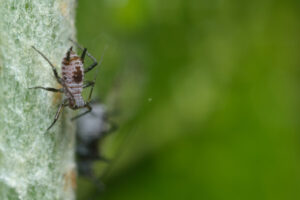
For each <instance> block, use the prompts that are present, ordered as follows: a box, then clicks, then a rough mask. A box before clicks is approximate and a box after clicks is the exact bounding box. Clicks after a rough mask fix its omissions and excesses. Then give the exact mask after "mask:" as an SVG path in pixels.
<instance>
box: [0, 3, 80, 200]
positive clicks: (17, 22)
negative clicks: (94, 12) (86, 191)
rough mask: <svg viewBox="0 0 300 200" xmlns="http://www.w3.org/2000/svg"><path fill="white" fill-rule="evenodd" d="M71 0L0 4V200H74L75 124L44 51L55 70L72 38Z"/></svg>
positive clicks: (72, 16) (72, 10) (73, 28)
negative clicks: (64, 106)
mask: <svg viewBox="0 0 300 200" xmlns="http://www.w3.org/2000/svg"><path fill="white" fill-rule="evenodd" d="M74 14H75V0H43V1H40V0H0V16H1V20H0V30H1V31H0V199H1V200H6V199H10V200H11V199H13V200H14V199H20V200H35V199H36V200H55V199H57V200H58V199H59V200H60V199H63V200H68V199H75V195H74V188H75V185H76V171H75V164H74V143H75V137H74V124H73V123H71V122H70V120H69V119H70V113H69V112H68V109H65V110H64V112H63V114H62V115H61V117H60V119H59V120H58V122H57V123H56V124H55V126H54V127H53V128H52V129H50V130H49V131H48V132H46V129H47V128H48V127H49V125H50V124H51V122H52V121H53V118H54V115H55V112H56V110H57V106H58V105H59V103H60V102H61V101H62V95H61V94H58V93H51V92H47V91H45V90H40V89H32V90H30V89H28V88H29V87H34V86H45V87H54V88H58V87H59V85H58V84H57V83H56V81H55V78H54V76H53V72H52V70H51V67H50V65H49V64H48V63H47V62H46V61H45V60H44V59H43V58H42V57H41V56H40V55H39V54H37V52H36V51H34V50H33V49H32V48H31V46H35V47H36V48H37V49H39V50H40V51H41V52H43V53H44V54H45V55H46V56H47V57H48V58H49V60H50V61H51V62H52V63H53V64H54V65H55V66H56V67H57V70H58V71H59V72H60V64H61V60H62V57H63V56H64V55H65V53H66V51H67V49H68V48H69V47H70V46H71V43H70V42H69V41H68V38H75V26H74Z"/></svg>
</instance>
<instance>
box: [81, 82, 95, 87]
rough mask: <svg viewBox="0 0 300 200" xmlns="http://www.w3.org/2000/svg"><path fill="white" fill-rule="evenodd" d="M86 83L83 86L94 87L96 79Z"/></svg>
mask: <svg viewBox="0 0 300 200" xmlns="http://www.w3.org/2000/svg"><path fill="white" fill-rule="evenodd" d="M85 82H86V84H84V85H83V88H87V87H91V86H92V87H93V86H94V85H95V81H85Z"/></svg>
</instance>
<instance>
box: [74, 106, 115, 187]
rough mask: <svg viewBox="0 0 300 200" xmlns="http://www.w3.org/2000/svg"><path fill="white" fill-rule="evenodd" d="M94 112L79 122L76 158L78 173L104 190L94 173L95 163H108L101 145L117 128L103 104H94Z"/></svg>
mask: <svg viewBox="0 0 300 200" xmlns="http://www.w3.org/2000/svg"><path fill="white" fill-rule="evenodd" d="M91 105H92V107H93V111H92V112H91V113H89V114H87V115H85V116H84V117H82V118H80V119H79V120H78V121H77V132H76V137H77V143H76V157H77V166H78V173H79V175H81V176H85V177H87V178H90V179H91V180H92V181H93V182H94V183H95V184H96V185H97V186H98V188H100V189H101V188H103V184H102V183H101V182H100V181H99V180H98V179H97V178H96V176H95V174H94V171H93V164H94V162H95V161H98V160H102V161H106V162H107V161H108V160H107V159H106V158H105V157H104V156H103V155H101V151H99V143H101V142H102V141H103V139H104V138H105V137H106V136H107V135H108V134H109V133H111V132H113V131H115V130H116V129H117V126H116V125H115V124H114V123H113V122H111V121H110V120H109V114H108V112H107V111H106V109H105V106H104V105H103V104H101V103H92V104H91Z"/></svg>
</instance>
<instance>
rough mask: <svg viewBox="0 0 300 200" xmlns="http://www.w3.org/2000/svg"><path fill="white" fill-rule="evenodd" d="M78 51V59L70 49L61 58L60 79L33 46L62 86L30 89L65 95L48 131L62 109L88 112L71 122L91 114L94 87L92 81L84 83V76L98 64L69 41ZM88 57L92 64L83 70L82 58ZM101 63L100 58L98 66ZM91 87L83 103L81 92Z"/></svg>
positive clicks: (83, 50)
mask: <svg viewBox="0 0 300 200" xmlns="http://www.w3.org/2000/svg"><path fill="white" fill-rule="evenodd" d="M71 42H73V43H74V44H75V45H76V46H77V47H78V48H79V49H81V50H82V54H81V56H80V57H79V56H78V55H77V54H76V53H75V52H74V51H73V50H72V47H71V48H70V49H69V50H68V52H67V53H66V56H65V57H64V58H63V61H62V77H60V76H59V75H58V73H57V71H56V68H55V67H54V65H53V64H52V63H51V62H50V61H49V59H48V58H47V57H46V56H45V55H44V54H43V53H42V52H40V51H39V50H37V49H36V48H35V47H34V46H32V48H33V49H34V50H35V51H37V52H38V53H39V54H40V55H41V56H42V57H43V58H44V59H45V60H46V61H47V62H48V63H49V65H50V66H51V67H52V71H53V73H54V76H55V78H56V80H57V82H58V83H59V84H60V85H61V86H62V88H59V89H56V88H49V87H41V86H37V87H32V88H30V89H43V90H47V91H51V92H61V93H64V94H65V98H64V100H63V102H62V103H61V104H60V105H59V108H58V110H57V112H56V115H55V117H54V120H53V122H52V124H51V125H50V126H49V127H48V129H47V130H49V129H50V128H51V127H52V126H53V125H54V124H55V122H56V121H57V119H58V118H59V115H60V113H61V111H62V110H63V108H64V107H66V106H68V107H69V108H71V109H73V110H76V109H80V108H87V109H88V110H87V111H85V112H83V113H81V114H80V115H78V116H76V117H73V118H72V120H74V119H77V118H79V117H81V116H83V115H85V114H87V113H89V112H91V110H92V107H91V106H90V100H91V96H92V93H93V88H94V85H95V80H94V81H85V80H84V74H85V73H87V72H89V71H91V70H92V69H93V68H94V67H96V65H97V64H98V63H97V61H96V59H95V58H94V57H93V56H92V55H90V54H89V53H88V52H87V49H86V48H83V47H81V46H80V45H79V44H78V43H76V42H74V41H73V40H71ZM86 55H87V56H88V57H90V58H91V59H92V60H93V63H92V64H91V65H90V66H89V67H87V68H85V69H84V68H83V65H84V58H85V56H86ZM101 62H102V58H101V61H100V64H101ZM87 87H91V90H90V93H89V97H88V100H87V101H86V102H85V101H84V99H83V97H82V94H81V93H82V90H83V89H84V88H87Z"/></svg>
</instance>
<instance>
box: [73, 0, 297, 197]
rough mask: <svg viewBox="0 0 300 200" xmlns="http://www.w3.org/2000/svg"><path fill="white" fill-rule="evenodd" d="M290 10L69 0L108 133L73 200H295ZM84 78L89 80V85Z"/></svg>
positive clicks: (260, 3)
mask: <svg viewBox="0 0 300 200" xmlns="http://www.w3.org/2000/svg"><path fill="white" fill-rule="evenodd" d="M299 10H300V1H296V0H295V1H292V0H286V1H282V0H252V1H239V0H210V1H203V0H164V1H159V0H79V2H78V8H77V16H76V18H77V24H76V26H77V30H78V40H79V42H80V43H81V44H83V45H84V46H86V47H88V48H89V50H90V52H91V53H92V54H93V55H94V56H96V57H98V58H100V57H101V54H102V52H103V49H104V47H105V46H108V50H107V51H106V54H105V56H104V62H103V65H102V66H101V71H100V73H99V76H98V79H97V89H96V93H97V94H96V95H95V97H98V98H101V99H102V100H103V101H104V102H106V103H107V105H108V106H109V107H110V109H111V110H115V111H116V114H115V116H114V120H115V121H117V122H118V124H119V130H118V131H117V133H114V134H112V135H111V136H110V137H109V138H107V140H106V141H105V143H103V145H102V147H103V151H104V152H105V153H104V154H105V155H107V156H108V157H110V158H113V160H112V163H111V164H110V165H107V164H104V163H97V164H96V165H95V168H96V172H97V174H98V175H99V176H101V177H102V180H103V182H104V183H105V185H106V189H105V191H103V192H99V191H98V190H97V188H96V187H95V186H94V185H93V184H92V183H91V182H89V181H88V180H87V179H85V178H80V179H79V182H78V184H79V185H78V199H80V200H81V199H82V200H87V199H92V200H94V199H102V200H125V199H128V200H135V199H137V200H140V199H145V200H148V199H149V200H152V199H153V200H154V199H155V200H159V199H162V200H163V199H164V200H165V199H172V200H176V199H204V200H223V199H230V200H241V199H242V200H247V199H249V200H250V199H251V200H253V199H256V200H260V199H263V200H276V199H280V200H287V199H291V200H294V199H300V137H299V133H300V120H299V114H298V113H299V112H300V107H299V100H300V96H299V92H300V87H299V86H300V79H299V76H300V56H299V55H300V39H299V38H300V23H299V21H300V20H299V17H300V13H299ZM92 76H93V75H91V77H92Z"/></svg>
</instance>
